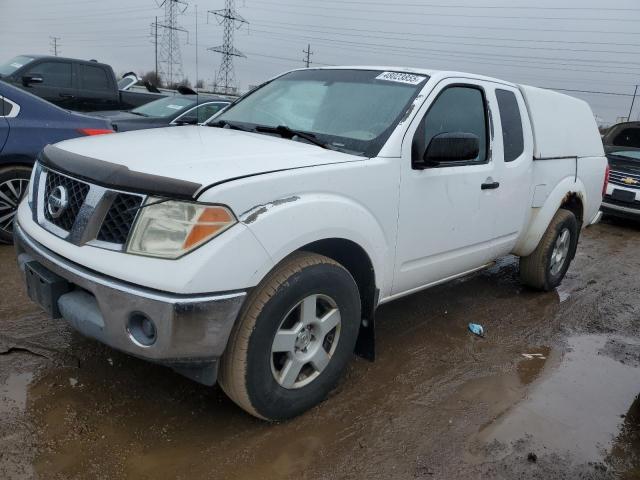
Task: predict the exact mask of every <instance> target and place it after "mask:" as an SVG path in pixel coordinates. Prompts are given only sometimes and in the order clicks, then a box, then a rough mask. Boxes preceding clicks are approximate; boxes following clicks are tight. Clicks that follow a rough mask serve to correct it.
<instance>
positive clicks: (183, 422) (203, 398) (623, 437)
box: [0, 222, 640, 479]
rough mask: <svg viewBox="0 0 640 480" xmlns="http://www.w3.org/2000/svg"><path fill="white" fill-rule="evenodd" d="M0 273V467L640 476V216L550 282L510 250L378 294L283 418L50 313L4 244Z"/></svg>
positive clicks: (4, 473)
mask: <svg viewBox="0 0 640 480" xmlns="http://www.w3.org/2000/svg"><path fill="white" fill-rule="evenodd" d="M0 278H1V279H2V292H1V297H0V298H1V299H2V302H1V304H0V478H3V479H5V478H10V479H13V478H17V479H22V478H65V479H66V478H83V479H85V478H134V479H161V478H185V479H186V478H189V479H194V478H213V479H218V478H220V479H244V478H249V479H271V478H297V479H307V478H308V479H324V478H327V479H329V478H349V479H365V478H366V479H369V478H385V479H395V478H398V479H410V478H425V479H453V478H464V479H473V478H501V479H502V478H504V479H514V478H527V479H529V478H539V479H555V478H567V479H573V478H587V479H589V478H593V479H608V478H623V479H632V478H640V398H639V397H638V394H639V393H640V227H639V226H637V225H634V224H629V223H619V222H616V223H602V224H600V225H596V226H594V227H590V228H589V229H587V230H586V231H585V233H584V234H583V237H582V239H581V242H580V247H579V250H578V255H577V256H576V259H575V261H574V263H573V265H572V267H571V269H570V270H569V273H568V275H567V278H566V280H565V281H564V283H563V285H562V287H561V288H560V289H558V291H555V292H551V293H546V294H541V293H537V292H532V291H529V290H527V289H524V288H522V287H521V286H520V285H519V284H518V280H517V261H516V260H515V259H514V258H505V259H502V260H501V261H499V262H498V263H497V264H496V265H495V266H494V267H492V268H491V269H489V270H487V271H484V272H482V273H479V274H476V275H474V276H472V277H470V278H467V279H464V280H460V281H456V282H454V283H452V284H448V285H443V286H440V287H437V288H434V289H431V290H428V291H425V292H423V293H419V294H416V295H413V296H411V297H409V298H406V299H403V300H399V301H397V302H394V303H391V304H388V305H385V306H384V307H382V308H381V309H380V310H379V315H378V317H377V321H378V338H379V343H378V359H377V361H376V362H375V363H369V362H367V361H364V360H361V359H356V358H354V361H353V362H352V364H351V366H350V368H349V371H348V372H347V374H346V377H345V378H344V380H343V381H342V383H341V385H340V386H339V387H338V389H337V390H336V391H335V392H334V393H333V394H332V395H331V397H330V398H329V399H328V400H327V401H326V402H325V403H323V404H322V405H320V406H318V407H316V408H315V409H313V410H312V411H310V412H308V413H307V414H305V415H303V416H302V417H299V418H297V419H295V420H293V421H290V422H288V423H285V424H279V425H269V424H266V423H263V422H261V421H258V420H256V419H254V418H252V417H250V416H248V415H247V414H245V413H244V412H243V411H241V410H240V409H239V408H237V407H236V406H235V405H234V404H233V403H231V401H229V400H228V399H227V398H226V397H225V396H224V394H223V393H222V392H221V390H220V389H219V388H207V387H203V386H200V385H197V384H195V383H192V382H190V381H189V380H186V379H184V378H182V377H180V376H179V375H177V374H175V373H173V372H172V371H170V370H168V369H166V368H163V367H161V366H156V365H151V364H148V363H145V362H143V361H140V360H137V359H133V358H130V357H127V356H125V355H122V354H119V353H118V352H115V351H112V350H110V349H108V348H106V347H103V346H102V345H99V344H97V343H96V342H93V341H90V340H87V339H84V338H82V337H81V336H79V335H78V334H76V333H74V332H73V331H72V330H71V329H70V328H69V327H68V326H67V325H66V324H65V323H64V322H62V321H54V320H51V319H49V318H47V317H46V316H45V315H44V314H42V313H40V312H39V310H38V308H37V307H36V306H34V305H33V304H31V303H30V302H29V301H28V300H27V298H26V295H25V293H24V290H23V288H22V285H21V280H20V278H19V275H18V272H17V268H16V266H15V263H14V259H13V251H12V249H11V247H7V246H1V247H0ZM470 321H473V322H476V323H480V324H482V325H484V327H485V329H486V336H485V338H478V337H474V336H472V335H471V334H469V333H468V332H467V330H466V326H467V324H468V323H469V322H470Z"/></svg>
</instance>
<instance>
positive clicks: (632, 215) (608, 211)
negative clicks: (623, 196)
mask: <svg viewBox="0 0 640 480" xmlns="http://www.w3.org/2000/svg"><path fill="white" fill-rule="evenodd" d="M636 204H639V205H638V206H637V207H635V208H634V206H635V205H634V204H628V205H625V206H623V205H618V204H615V203H612V202H611V200H609V201H607V199H605V200H603V201H602V205H601V206H600V210H601V211H602V213H604V214H605V215H612V216H614V217H620V218H629V219H633V220H640V202H636Z"/></svg>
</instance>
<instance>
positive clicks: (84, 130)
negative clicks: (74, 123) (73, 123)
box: [78, 128, 115, 135]
mask: <svg viewBox="0 0 640 480" xmlns="http://www.w3.org/2000/svg"><path fill="white" fill-rule="evenodd" d="M78 131H79V132H80V133H81V134H83V135H104V134H105V133H115V132H114V131H113V130H111V129H110V128H79V129H78Z"/></svg>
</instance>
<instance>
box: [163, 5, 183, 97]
mask: <svg viewBox="0 0 640 480" xmlns="http://www.w3.org/2000/svg"><path fill="white" fill-rule="evenodd" d="M158 6H159V7H164V21H163V23H162V24H160V25H158V22H157V21H156V29H157V27H160V28H162V37H161V41H160V61H159V64H160V72H159V73H160V76H161V77H162V78H164V79H165V81H166V82H167V83H168V84H169V85H171V84H173V83H174V79H177V80H178V81H180V80H182V79H183V74H182V54H181V53H180V42H179V38H178V32H185V33H187V34H188V33H189V32H187V30H185V29H184V28H182V27H180V26H178V14H180V13H184V12H185V10H186V9H187V7H188V4H187V2H186V1H185V0H162V2H161V3H159V4H158Z"/></svg>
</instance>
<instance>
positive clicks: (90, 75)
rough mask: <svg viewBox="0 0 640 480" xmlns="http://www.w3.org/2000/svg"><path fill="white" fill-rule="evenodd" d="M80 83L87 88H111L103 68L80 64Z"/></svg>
mask: <svg viewBox="0 0 640 480" xmlns="http://www.w3.org/2000/svg"><path fill="white" fill-rule="evenodd" d="M82 85H83V86H84V88H86V89H87V90H109V91H110V90H111V88H109V87H110V84H109V78H108V77H107V73H106V72H105V70H104V68H100V67H94V66H92V65H82Z"/></svg>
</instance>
